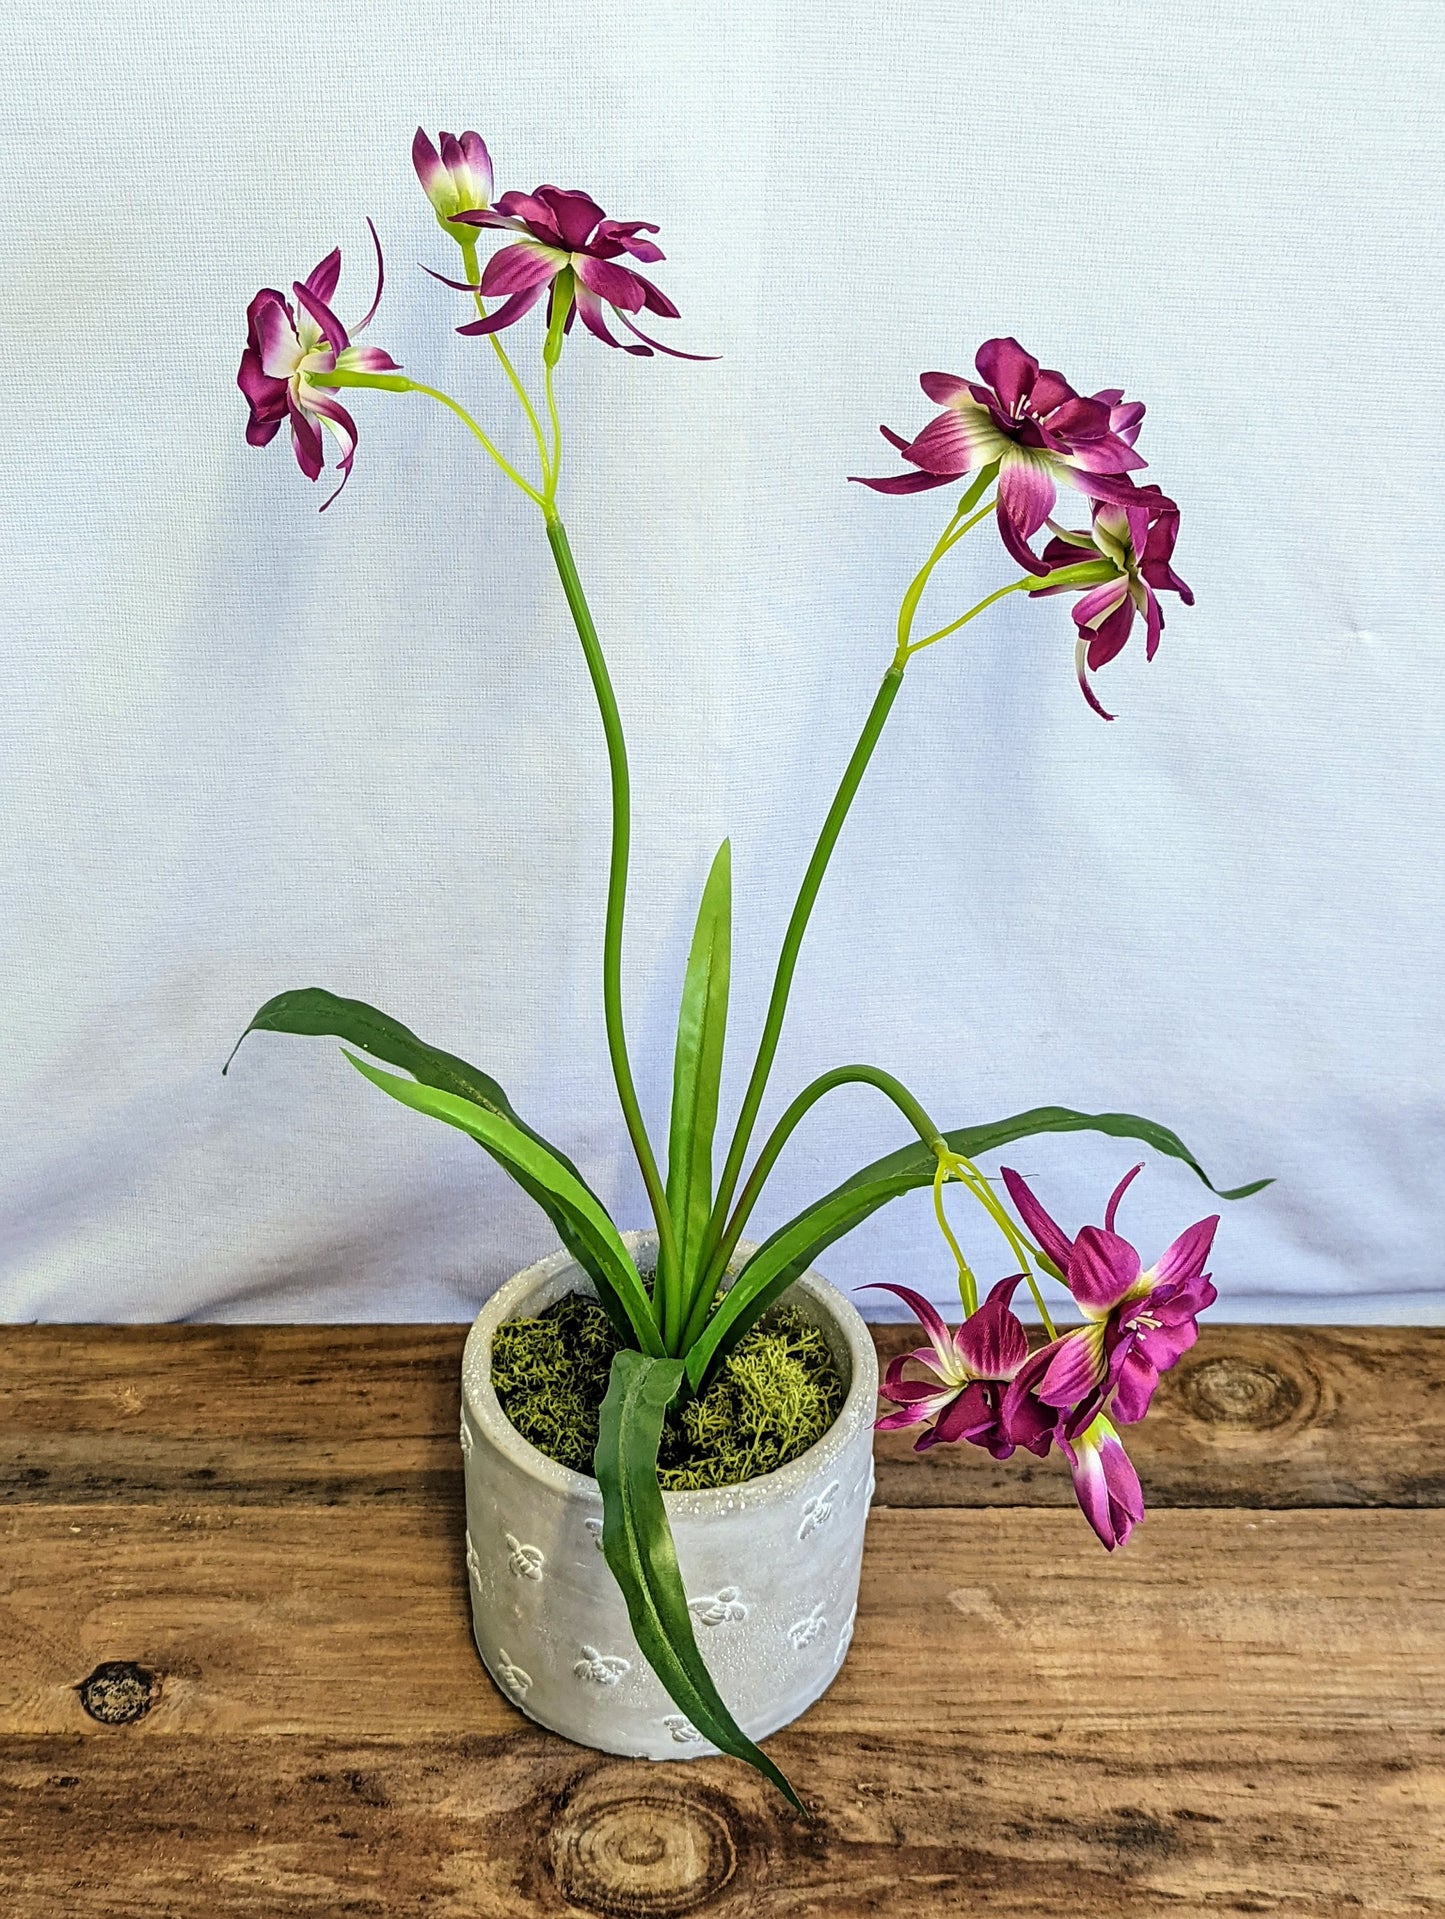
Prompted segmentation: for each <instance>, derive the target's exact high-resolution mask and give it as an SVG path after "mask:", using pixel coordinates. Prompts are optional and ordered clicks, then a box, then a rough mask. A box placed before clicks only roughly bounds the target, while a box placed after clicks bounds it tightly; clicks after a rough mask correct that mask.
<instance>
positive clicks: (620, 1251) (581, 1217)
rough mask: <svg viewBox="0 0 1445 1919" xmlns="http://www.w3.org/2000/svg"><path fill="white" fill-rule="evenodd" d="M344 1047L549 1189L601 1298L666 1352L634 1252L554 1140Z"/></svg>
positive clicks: (376, 1076) (650, 1345) (410, 1099)
mask: <svg viewBox="0 0 1445 1919" xmlns="http://www.w3.org/2000/svg"><path fill="white" fill-rule="evenodd" d="M342 1051H343V1052H345V1053H346V1057H347V1058H348V1059H349V1060H350V1061H351V1063H352V1065H353V1066H354V1067H355V1068H356V1070H357V1072H358V1073H361V1074H363V1075H364V1077H365V1078H367V1079H369V1080H370V1081H371V1083H372V1085H373V1086H379V1087H380V1088H381V1090H382V1092H384V1093H390V1095H391V1097H392V1098H393V1099H395V1100H400V1102H401V1104H402V1105H403V1106H410V1107H411V1108H412V1109H413V1110H414V1111H415V1112H418V1113H429V1114H430V1115H431V1116H432V1118H433V1119H440V1120H444V1121H445V1122H446V1124H447V1125H448V1126H455V1127H456V1128H457V1129H458V1131H459V1132H463V1133H469V1134H470V1135H471V1137H472V1138H473V1139H475V1140H478V1141H480V1143H481V1144H482V1145H483V1146H485V1147H486V1149H487V1151H488V1152H489V1153H491V1154H493V1155H494V1156H495V1157H496V1158H497V1159H499V1160H500V1161H501V1162H502V1164H503V1165H504V1166H505V1167H506V1168H507V1170H508V1172H510V1173H512V1174H513V1176H514V1177H518V1178H521V1179H524V1180H530V1181H531V1182H532V1183H533V1185H535V1186H537V1187H539V1188H540V1189H541V1190H542V1191H543V1192H545V1193H546V1194H547V1195H548V1197H549V1199H550V1200H551V1201H552V1202H553V1204H554V1205H555V1206H556V1207H557V1208H558V1209H559V1211H560V1212H561V1213H562V1214H563V1216H564V1217H565V1219H566V1221H567V1224H568V1227H569V1229H570V1231H571V1232H572V1233H573V1234H574V1235H575V1237H576V1238H577V1240H578V1241H579V1242H580V1243H581V1244H582V1245H584V1246H585V1247H586V1249H587V1252H588V1254H589V1257H590V1260H591V1261H592V1262H593V1264H592V1265H590V1266H589V1269H588V1270H589V1271H592V1272H593V1273H594V1276H595V1275H596V1274H598V1273H600V1275H601V1279H600V1281H598V1293H599V1296H600V1297H601V1298H602V1300H603V1303H604V1304H606V1303H607V1301H608V1296H609V1294H610V1295H611V1297H612V1301H613V1303H614V1304H615V1305H616V1306H617V1307H620V1309H621V1311H622V1313H623V1314H624V1315H625V1316H626V1324H627V1326H628V1327H629V1328H630V1333H631V1337H632V1338H634V1339H636V1341H637V1343H638V1345H639V1346H641V1347H642V1349H643V1351H644V1352H647V1353H652V1354H655V1355H661V1353H662V1341H661V1339H660V1338H659V1336H658V1331H657V1326H656V1324H655V1323H654V1320H653V1317H652V1302H651V1300H649V1298H648V1297H647V1289H646V1288H645V1287H644V1286H643V1284H642V1279H641V1277H640V1275H639V1274H638V1271H637V1268H636V1266H635V1265H634V1264H633V1261H632V1255H631V1254H630V1253H629V1252H628V1250H627V1248H626V1247H625V1246H624V1245H623V1243H622V1240H621V1238H620V1236H619V1234H618V1231H617V1228H616V1227H615V1226H614V1225H613V1224H612V1221H611V1220H610V1219H609V1218H608V1216H607V1214H606V1213H605V1212H604V1211H603V1209H602V1205H601V1203H600V1201H599V1200H597V1199H596V1198H595V1197H594V1195H593V1194H592V1193H590V1192H589V1191H588V1189H587V1188H586V1187H585V1186H584V1185H583V1184H582V1182H581V1180H579V1179H578V1178H577V1176H576V1174H575V1173H573V1172H571V1171H570V1170H569V1169H568V1168H567V1167H566V1166H564V1165H563V1164H562V1162H561V1160H560V1159H558V1158H557V1156H556V1154H554V1153H553V1152H552V1151H551V1149H550V1148H549V1147H546V1146H542V1145H540V1144H539V1143H538V1142H537V1141H536V1140H535V1139H533V1138H532V1136H531V1134H530V1133H524V1132H523V1131H522V1129H521V1128H520V1127H519V1126H514V1125H513V1123H512V1122H511V1120H509V1119H503V1118H502V1117H501V1115H500V1114H497V1113H493V1112H489V1111H488V1110H487V1109H486V1108H485V1107H482V1106H478V1105H476V1104H475V1102H474V1101H472V1100H469V1099H463V1098H461V1097H460V1096H459V1095H458V1094H456V1093H439V1092H438V1091H437V1090H436V1088H435V1087H432V1086H420V1085H418V1084H417V1082H416V1081H415V1080H410V1079H398V1078H397V1076H396V1074H395V1073H383V1072H382V1071H381V1069H380V1068H379V1067H376V1066H369V1065H368V1064H367V1062H366V1061H365V1060H364V1059H358V1058H357V1056H356V1054H355V1053H352V1052H349V1051H347V1049H346V1048H345V1047H343V1048H342Z"/></svg>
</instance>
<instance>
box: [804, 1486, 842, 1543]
mask: <svg viewBox="0 0 1445 1919" xmlns="http://www.w3.org/2000/svg"><path fill="white" fill-rule="evenodd" d="M837 1497H838V1482H837V1480H836V1479H830V1480H829V1481H828V1484H827V1485H826V1486H825V1487H824V1488H823V1490H822V1492H820V1493H814V1494H813V1496H812V1498H811V1499H808V1500H805V1501H804V1504H803V1518H802V1523H801V1524H800V1525H799V1527H798V1537H799V1539H806V1538H807V1537H808V1535H809V1534H810V1533H815V1532H816V1531H817V1530H818V1528H819V1527H820V1526H823V1525H826V1524H827V1522H828V1521H829V1520H830V1519H831V1518H832V1517H833V1501H834V1500H835V1499H836V1498H837Z"/></svg>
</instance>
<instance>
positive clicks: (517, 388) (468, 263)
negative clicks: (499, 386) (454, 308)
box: [459, 240, 557, 500]
mask: <svg viewBox="0 0 1445 1919" xmlns="http://www.w3.org/2000/svg"><path fill="white" fill-rule="evenodd" d="M459 244H460V246H461V249H462V265H463V267H464V269H465V272H466V276H467V278H468V279H469V280H470V281H471V283H472V286H473V288H474V289H475V291H474V292H473V294H472V298H473V299H474V300H475V301H476V303H477V317H478V318H479V319H482V320H485V319H486V317H487V309H486V304H485V302H484V301H483V299H482V294H481V279H482V274H481V268H480V267H479V266H478V265H477V243H476V241H475V240H462V241H461V242H460V243H459ZM487 338H488V339H489V340H490V341H491V343H492V351H493V353H495V354H496V356H497V358H498V359H499V360H500V361H501V363H502V371H503V372H504V373H505V374H506V376H507V378H508V380H509V381H510V382H511V386H512V391H513V392H514V393H515V394H516V396H517V398H518V399H519V400H520V401H521V403H522V411H523V412H524V413H525V414H526V416H527V424H528V425H529V426H530V427H531V429H532V437H533V438H534V439H535V440H536V442H537V452H538V455H539V456H540V458H541V462H542V490H543V492H544V493H545V494H546V496H547V498H548V499H549V500H550V499H554V498H555V497H556V492H557V481H556V475H555V473H554V472H553V471H552V469H551V467H550V466H549V465H548V461H547V441H546V437H545V436H544V434H543V432H542V422H541V421H540V420H539V419H538V418H537V409H536V408H535V407H534V406H533V405H532V396H531V394H530V393H528V391H527V389H526V387H525V386H523V384H522V381H521V379H520V377H519V376H518V373H517V369H516V368H515V367H514V366H513V365H512V362H511V360H510V359H509V357H508V355H507V349H506V348H505V347H504V346H503V345H502V342H501V337H500V335H498V334H496V333H489V334H488V335H487Z"/></svg>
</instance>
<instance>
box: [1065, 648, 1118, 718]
mask: <svg viewBox="0 0 1445 1919" xmlns="http://www.w3.org/2000/svg"><path fill="white" fill-rule="evenodd" d="M1088 653H1089V642H1088V641H1087V640H1086V639H1085V638H1083V637H1082V636H1080V639H1079V643H1078V645H1077V646H1076V647H1075V648H1074V672H1075V673H1076V674H1077V675H1078V680H1079V691H1080V692H1081V693H1082V694H1083V696H1084V698H1085V699H1086V700H1087V701H1088V702H1089V705H1090V706H1091V707H1093V709H1094V711H1095V712H1096V713H1097V714H1098V716H1099V718H1100V719H1101V720H1112V719H1113V717H1114V715H1113V714H1112V713H1109V712H1106V711H1105V709H1104V708H1103V707H1102V706H1101V705H1100V704H1099V696H1098V694H1097V693H1095V691H1094V689H1093V687H1092V686H1090V684H1089V677H1088V673H1087V671H1086V668H1087V666H1088Z"/></svg>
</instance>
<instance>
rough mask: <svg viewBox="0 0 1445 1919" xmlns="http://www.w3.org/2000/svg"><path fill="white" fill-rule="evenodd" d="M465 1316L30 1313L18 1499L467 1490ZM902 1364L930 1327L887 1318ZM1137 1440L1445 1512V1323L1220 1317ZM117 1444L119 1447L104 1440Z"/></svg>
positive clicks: (5, 1426)
mask: <svg viewBox="0 0 1445 1919" xmlns="http://www.w3.org/2000/svg"><path fill="white" fill-rule="evenodd" d="M465 1331H466V1329H465V1328H464V1327H461V1326H425V1327H421V1326H343V1327H332V1326H268V1327H261V1326H163V1327H126V1326H106V1327H79V1326H21V1327H12V1328H8V1329H7V1330H6V1332H5V1335H4V1338H3V1339H0V1433H3V1434H4V1435H5V1441H4V1444H3V1446H0V1498H3V1500H4V1501H5V1502H6V1503H8V1504H13V1503H15V1502H17V1501H25V1500H34V1501H38V1502H41V1503H49V1504H54V1503H69V1504H74V1503H78V1502H83V1501H88V1500H99V1501H106V1500H115V1499H124V1500H127V1501H129V1502H134V1503H144V1502H147V1501H160V1502H166V1501H170V1500H174V1499H176V1498H187V1497H189V1498H192V1499H195V1500H197V1501H205V1502H208V1503H217V1502H220V1501H225V1502H228V1503H255V1504H261V1505H276V1504H282V1503H287V1502H292V1501H294V1502H297V1503H300V1504H304V1505H308V1506H310V1505H316V1504H328V1503H337V1502H344V1501H353V1500H355V1501H362V1502H367V1503H370V1502H374V1501H378V1500H380V1501H385V1500H398V1501H401V1502H404V1503H407V1504H415V1503H416V1502H417V1501H418V1500H432V1499H439V1500H441V1501H443V1502H445V1503H447V1504H449V1505H451V1506H452V1507H453V1508H455V1507H456V1504H457V1502H458V1500H459V1498H460V1483H461V1482H460V1465H459V1460H458V1457H457V1448H456V1430H457V1408H458V1372H459V1366H460V1358H461V1348H462V1341H463V1339H464V1337H465ZM875 1336H876V1338H877V1342H878V1346H879V1350H880V1354H881V1355H882V1356H883V1357H884V1358H885V1359H887V1358H889V1357H891V1356H892V1355H893V1354H894V1353H897V1352H902V1351H904V1350H905V1349H906V1348H907V1347H908V1346H910V1345H916V1344H917V1343H918V1341H919V1337H920V1335H919V1333H918V1330H917V1328H908V1327H902V1326H880V1327H877V1328H875ZM1156 1406H1157V1412H1156V1413H1154V1414H1152V1415H1151V1417H1150V1418H1149V1420H1148V1421H1146V1422H1145V1424H1144V1425H1143V1426H1141V1427H1138V1428H1136V1429H1135V1431H1134V1432H1133V1433H1132V1434H1131V1436H1130V1447H1131V1451H1132V1452H1133V1454H1134V1457H1135V1459H1136V1460H1137V1462H1138V1465H1139V1471H1140V1475H1141V1477H1142V1479H1143V1481H1144V1485H1145V1489H1146V1492H1147V1494H1148V1496H1149V1499H1150V1501H1151V1503H1152V1504H1153V1505H1154V1506H1219V1507H1229V1506H1249V1507H1258V1508H1261V1509H1269V1508H1291V1507H1311V1506H1401V1507H1439V1506H1445V1327H1431V1328H1427V1329H1423V1330H1421V1329H1414V1330H1412V1329H1407V1328H1400V1327H1324V1328H1311V1329H1306V1328H1289V1327H1265V1326H1206V1327H1205V1328H1204V1329H1203V1331H1202V1332H1201V1334H1200V1339H1199V1344H1198V1346H1196V1347H1195V1349H1194V1350H1193V1352H1191V1353H1189V1354H1188V1355H1187V1356H1186V1357H1185V1359H1184V1360H1183V1361H1182V1362H1181V1364H1180V1365H1179V1367H1178V1368H1177V1369H1176V1370H1175V1371H1174V1372H1173V1373H1171V1374H1169V1375H1168V1376H1167V1377H1166V1379H1165V1380H1164V1382H1163V1385H1162V1386H1161V1388H1160V1394H1159V1398H1158V1400H1157V1401H1156ZM102 1441H103V1443H100V1442H102ZM878 1459H879V1465H878V1498H879V1500H880V1502H882V1503H883V1504H886V1505H910V1506H941V1505H949V1506H953V1505H957V1506H1068V1505H1071V1504H1072V1493H1071V1491H1070V1488H1069V1483H1068V1479H1067V1476H1066V1475H1065V1474H1064V1473H1063V1472H1062V1470H1061V1468H1060V1467H1059V1466H1058V1463H1057V1462H1045V1463H1044V1464H1043V1465H1039V1464H1037V1463H1036V1462H1034V1461H1033V1460H1031V1459H1029V1458H1028V1457H1027V1456H1025V1455H1020V1456H1016V1457H1015V1458H1014V1459H1012V1460H1009V1461H1007V1462H1005V1463H1003V1464H1000V1463H998V1462H996V1461H994V1460H991V1459H990V1458H989V1457H988V1455H987V1454H985V1453H982V1452H980V1451H979V1450H978V1449H977V1448H976V1447H971V1446H952V1447H936V1448H934V1449H933V1450H932V1451H931V1452H930V1453H928V1454H926V1455H923V1456H922V1457H918V1456H915V1455H914V1454H913V1452H912V1450H911V1447H910V1444H909V1440H908V1436H907V1435H906V1434H887V1435H880V1437H879V1442H878Z"/></svg>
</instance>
